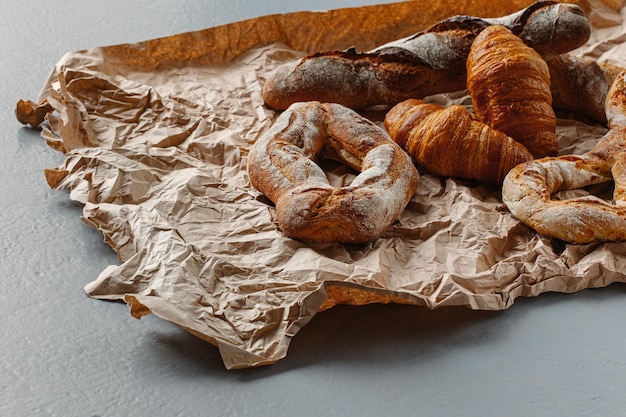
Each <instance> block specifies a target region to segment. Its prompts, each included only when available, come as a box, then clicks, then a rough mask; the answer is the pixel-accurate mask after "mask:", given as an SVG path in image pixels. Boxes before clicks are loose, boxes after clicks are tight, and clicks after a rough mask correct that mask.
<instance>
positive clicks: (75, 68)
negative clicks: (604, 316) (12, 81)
mask: <svg viewBox="0 0 626 417" xmlns="http://www.w3.org/2000/svg"><path fill="white" fill-rule="evenodd" d="M468 3H471V2H468ZM530 3H531V2H530V1H526V2H517V3H516V2H504V1H502V2H494V3H491V4H493V5H494V6H493V7H499V9H497V10H496V11H490V10H484V11H481V10H478V11H476V10H472V9H471V4H469V5H468V4H465V3H464V2H460V3H459V14H475V15H480V14H478V13H481V12H483V13H484V14H483V16H486V14H488V13H490V15H491V16H495V15H503V14H508V13H510V12H512V11H514V10H517V9H519V8H522V7H525V6H526V5H528V4H530ZM415 4H417V3H415V2H407V3H401V4H396V5H387V6H375V7H364V8H359V9H354V10H339V11H333V12H332V13H331V12H329V13H322V12H320V13H295V14H289V15H278V16H268V17H262V18H259V19H253V20H249V21H245V22H238V23H234V24H230V25H225V26H220V27H217V28H211V29H207V30H203V31H199V32H192V33H185V34H181V35H176V36H172V37H169V38H163V39H155V40H151V41H146V42H143V43H137V44H126V45H116V46H109V47H101V48H94V49H91V50H87V51H79V52H73V53H68V54H67V55H65V56H64V57H63V58H62V59H61V60H60V62H59V63H58V64H57V65H56V66H55V68H54V70H53V71H52V73H51V75H50V78H49V79H48V80H47V82H46V83H45V85H44V87H43V88H42V91H41V94H40V97H39V98H38V100H39V103H43V102H44V101H47V102H48V103H49V104H50V105H51V106H52V107H53V108H54V110H55V111H54V112H53V113H52V114H50V115H49V117H48V125H49V127H48V128H46V129H44V131H43V135H44V137H45V138H46V139H47V141H48V143H49V144H50V146H52V147H53V148H55V149H57V150H59V151H62V152H64V153H65V154H66V162H65V164H64V165H63V166H61V167H58V168H55V169H49V170H47V171H46V177H47V180H48V182H49V183H50V185H51V187H53V188H58V189H69V190H71V191H70V197H71V198H72V199H73V200H76V201H79V202H81V203H83V204H84V220H85V221H86V222H87V223H88V224H89V225H91V226H93V227H94V228H96V229H97V230H99V231H100V232H101V233H102V235H103V236H104V239H105V241H106V242H107V243H108V244H109V245H110V246H111V247H112V248H113V249H114V250H115V251H116V252H117V253H118V255H119V259H120V264H119V265H112V266H110V267H108V268H107V269H106V270H104V271H103V272H102V273H101V275H100V276H99V277H97V279H96V280H95V281H93V282H91V283H90V284H88V285H87V286H86V291H87V293H88V294H89V295H90V296H92V297H95V298H99V299H112V300H124V301H126V302H127V303H128V304H129V305H130V307H131V313H132V314H133V315H134V316H136V317H141V316H142V315H144V314H149V313H153V314H156V315H157V316H159V317H161V318H163V319H165V320H168V321H170V322H172V323H175V324H176V325H178V326H181V327H182V328H184V329H186V330H188V331H189V332H191V333H193V334H195V335H197V336H198V337H201V338H202V339H204V340H206V341H208V342H210V343H213V344H215V345H217V346H218V347H219V349H220V352H221V354H222V358H223V360H224V363H225V366H226V367H227V368H241V367H249V366H256V365H262V364H269V363H272V362H275V361H277V360H279V359H281V358H283V357H284V356H285V355H286V353H287V349H288V346H289V341H290V339H291V338H292V337H293V336H294V335H295V334H296V333H297V332H298V330H299V329H300V328H302V326H304V325H305V324H306V323H307V322H308V321H309V320H311V318H312V317H313V316H314V315H315V314H316V313H317V312H318V311H321V310H324V309H327V308H330V307H332V306H333V305H336V304H340V303H347V304H353V305H360V304H366V303H374V302H378V303H389V302H397V303H409V304H415V305H421V306H427V307H429V308H439V307H444V306H467V307H469V308H472V309H484V310H501V309H505V308H507V307H509V306H510V305H511V304H512V303H513V302H514V300H515V298H516V297H520V296H524V297H528V296H536V295H538V294H540V293H543V292H547V291H559V292H574V291H578V290H582V289H585V288H590V287H601V286H606V285H609V284H611V283H613V282H618V281H620V282H621V281H625V275H624V271H626V244H624V243H596V244H590V245H568V244H564V243H562V242H557V241H554V240H551V239H548V238H545V237H543V236H539V235H537V234H536V233H535V232H534V231H532V230H530V229H529V228H527V227H525V226H523V225H521V224H520V223H519V222H518V221H517V220H516V219H514V218H513V217H512V216H511V215H510V214H509V212H508V211H507V210H506V208H505V206H504V205H503V204H502V202H501V199H500V192H499V190H498V189H497V188H494V187H489V186H485V185H480V184H476V183H471V182H464V181H457V180H453V179H447V178H440V177H436V176H433V175H428V174H425V173H423V175H422V178H421V183H420V185H419V188H418V190H417V192H416V193H415V195H414V197H413V198H412V200H411V201H410V203H409V205H408V207H407V209H406V210H405V212H404V213H403V214H402V215H401V217H400V218H399V219H398V221H397V222H396V223H395V224H394V225H393V226H392V227H391V228H390V229H389V230H388V232H387V233H386V234H385V236H383V237H382V238H380V239H378V240H376V241H375V242H373V243H372V244H369V245H365V246H346V245H339V244H330V245H306V244H303V243H300V242H297V241H295V240H292V239H289V238H286V237H284V236H283V235H281V233H280V231H279V230H278V229H277V227H276V224H275V222H274V218H273V214H274V211H273V208H272V206H271V205H270V204H268V201H267V199H265V198H264V197H263V196H262V195H260V194H259V193H258V192H257V191H256V190H254V189H253V188H252V187H251V186H250V183H249V182H248V177H247V174H246V170H245V162H246V155H247V151H248V148H249V146H250V144H251V143H253V142H254V141H255V140H256V138H257V137H258V136H259V135H260V134H261V133H263V132H264V131H265V130H266V129H267V128H268V127H269V126H270V125H271V124H272V122H273V120H274V119H275V118H276V116H277V113H276V112H274V111H272V110H270V109H268V108H266V107H264V105H263V101H262V98H261V93H260V92H261V86H262V85H263V83H264V80H265V77H266V75H267V73H268V72H269V71H271V70H272V69H274V68H275V67H277V66H278V65H280V64H282V63H284V62H287V61H289V60H292V59H296V58H298V57H300V56H302V55H303V54H304V53H305V52H313V51H316V50H321V49H343V48H346V47H349V46H352V45H354V46H357V48H359V49H362V50H367V49H370V48H372V47H374V46H376V45H379V44H382V43H384V42H387V41H390V40H393V39H396V38H400V37H403V36H406V35H408V34H411V33H414V32H417V31H419V30H420V29H422V28H424V27H425V26H426V25H427V24H430V23H434V22H435V21H436V20H439V19H441V18H443V17H445V16H437V15H435V14H432V15H430V16H424V13H414V8H415V7H416V6H415ZM592 12H593V13H594V14H593V16H595V19H596V22H597V25H596V26H597V28H596V30H594V34H593V38H592V39H591V40H590V42H589V43H588V45H586V46H585V47H583V48H580V49H579V50H577V51H576V52H575V53H577V54H579V55H585V56H591V57H593V58H596V59H598V60H601V61H607V62H612V63H614V64H618V65H623V66H626V62H624V61H622V60H621V59H620V57H623V56H626V53H625V52H626V51H625V50H624V49H625V48H626V46H625V44H624V43H623V41H624V39H626V34H625V33H624V32H626V31H625V30H624V28H623V27H622V24H621V21H622V17H621V16H620V15H619V13H616V12H613V11H611V10H608V9H597V10H596V11H592ZM600 26H601V27H600ZM320 28H323V30H320ZM438 99H440V100H441V101H442V102H444V103H446V102H453V101H457V102H461V103H463V102H467V97H466V95H465V93H464V92H460V93H458V94H452V95H445V96H441V97H439V98H438ZM367 115H368V116H369V117H371V118H372V119H373V120H374V121H376V122H377V123H381V121H382V117H383V115H384V113H381V112H376V111H372V112H370V113H368V114H367ZM558 129H559V131H558V133H559V136H560V140H561V152H562V153H581V152H584V151H586V150H588V149H589V148H591V147H592V145H593V144H594V143H595V141H596V140H597V139H598V138H599V137H600V136H601V135H603V134H604V132H605V129H604V128H603V127H598V126H595V127H591V126H588V125H585V124H583V123H580V122H576V121H573V120H569V119H562V120H560V124H559V128H558ZM331 168H332V169H331V170H330V171H331V172H330V173H329V176H330V177H331V180H332V181H335V182H337V183H340V182H345V181H349V180H350V179H351V175H352V174H351V173H349V172H347V170H345V169H343V168H342V167H336V166H334V167H331ZM602 191H603V190H602V189H601V187H600V189H598V192H600V193H601V192H602Z"/></svg>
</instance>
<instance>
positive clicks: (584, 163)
mask: <svg viewBox="0 0 626 417" xmlns="http://www.w3.org/2000/svg"><path fill="white" fill-rule="evenodd" d="M625 76H626V71H624V72H622V73H620V74H619V75H618V76H617V78H616V79H615V81H614V82H613V84H612V85H611V88H610V89H609V92H608V94H607V98H606V102H605V108H606V116H607V120H608V126H609V130H608V131H607V133H606V134H605V135H604V136H603V137H602V138H601V139H600V140H599V141H598V143H597V144H596V146H594V148H593V149H591V150H590V151H588V152H586V153H584V154H582V155H564V156H560V157H549V158H542V159H537V160H534V161H530V162H525V163H523V164H520V165H518V166H516V167H515V168H513V169H512V170H511V171H510V172H509V174H508V175H507V176H506V178H505V179H504V183H503V186H502V200H503V201H504V203H505V204H506V206H507V207H508V208H509V210H510V211H511V213H512V214H513V215H514V216H515V217H516V218H518V219H519V220H520V221H522V222H523V223H524V224H526V225H528V226H530V227H532V228H533V229H535V230H536V231H537V232H539V233H541V234H544V235H547V236H552V237H555V238H558V239H562V240H564V241H567V242H571V243H590V242H593V241H595V240H602V241H622V240H626V85H625V79H624V77H625ZM611 180H612V181H614V183H615V188H614V190H613V201H612V202H609V201H605V200H603V199H601V198H598V197H596V196H593V195H586V196H583V197H578V198H570V199H566V200H556V199H552V198H551V196H552V194H553V193H555V192H558V191H562V190H575V189H580V188H583V187H585V186H588V185H593V184H600V183H604V182H609V181H611Z"/></svg>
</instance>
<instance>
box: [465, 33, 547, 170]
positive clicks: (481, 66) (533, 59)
mask: <svg viewBox="0 0 626 417" xmlns="http://www.w3.org/2000/svg"><path fill="white" fill-rule="evenodd" d="M467 90H468V91H469V94H470V96H471V98H472V103H473V105H474V111H475V112H476V114H477V116H478V118H479V119H480V120H481V121H482V122H484V123H486V124H488V125H489V126H490V127H492V128H494V129H497V130H499V131H501V132H503V133H505V134H507V135H508V136H510V137H512V138H513V139H515V140H517V141H518V142H520V143H521V144H522V145H524V146H526V148H527V149H528V150H529V151H530V153H531V154H533V156H534V157H535V158H540V157H544V156H555V155H556V154H557V153H558V139H557V136H556V115H555V114H554V110H553V108H552V95H551V92H550V71H549V69H548V65H547V64H546V62H545V61H544V60H543V59H542V58H541V56H540V55H539V54H538V53H537V52H536V51H535V50H533V49H532V48H530V47H528V46H526V45H525V44H524V42H522V40H521V39H520V38H519V37H518V36H517V35H515V34H514V33H513V32H511V31H510V30H509V29H507V28H506V27H504V26H501V25H494V26H490V27H488V28H486V29H485V30H483V31H482V32H481V33H480V34H479V35H478V36H477V37H476V39H475V40H474V43H473V44H472V47H471V48H470V52H469V55H468V57H467Z"/></svg>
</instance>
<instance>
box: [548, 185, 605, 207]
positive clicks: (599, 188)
mask: <svg viewBox="0 0 626 417" xmlns="http://www.w3.org/2000/svg"><path fill="white" fill-rule="evenodd" d="M614 190H615V182H614V181H607V182H603V183H600V184H591V185H588V186H586V187H583V188H578V189H575V190H563V191H557V192H555V193H554V194H552V196H551V198H552V199H553V200H560V201H562V200H571V199H578V198H585V197H588V198H593V197H596V198H599V199H601V200H605V201H607V202H612V201H613V192H614Z"/></svg>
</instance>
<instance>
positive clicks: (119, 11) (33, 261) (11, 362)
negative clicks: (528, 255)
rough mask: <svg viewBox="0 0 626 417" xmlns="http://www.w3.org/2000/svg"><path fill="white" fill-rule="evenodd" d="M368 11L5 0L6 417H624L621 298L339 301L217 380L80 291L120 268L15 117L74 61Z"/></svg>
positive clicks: (166, 339) (0, 266)
mask: <svg viewBox="0 0 626 417" xmlns="http://www.w3.org/2000/svg"><path fill="white" fill-rule="evenodd" d="M366 3H373V2H370V1H357V0H352V1H348V0H336V1H313V0H310V1H299V2H294V1H287V0H281V1H266V2H259V1H256V0H249V1H229V2H225V1H217V0H212V1H205V2H193V1H190V0H185V1H176V2H173V1H170V2H168V1H164V0H151V1H145V0H141V1H132V2H129V1H122V0H114V1H112V0H108V1H106V2H99V3H96V2H85V1H78V0H67V1H64V2H55V1H43V0H31V1H29V2H21V1H19V2H18V1H17V0H0V6H1V10H2V14H1V15H2V24H0V63H1V66H0V71H1V73H0V75H1V78H0V102H1V105H2V111H1V112H0V131H1V138H0V140H1V141H2V151H1V152H0V170H1V171H2V176H1V178H2V180H1V181H0V196H1V203H0V204H1V205H0V222H1V223H0V224H1V229H0V236H1V239H0V242H1V248H2V260H1V262H0V270H1V271H2V274H1V275H0V309H1V311H0V314H1V318H0V323H1V328H0V331H1V335H2V342H1V343H0V416H7V417H13V416H16V417H21V416H83V417H85V416H86V417H90V416H136V417H141V416H201V415H211V416H279V415H280V416H346V415H359V416H381V415H385V416H408V415H421V416H446V417H450V416H481V417H488V416H534V417H538V416H551V417H553V416H568V417H574V416H581V417H582V416H585V417H589V416H620V415H625V413H626V399H625V397H624V389H625V388H626V356H625V354H624V349H625V348H626V326H625V324H624V319H623V318H624V317H625V316H626V287H625V286H624V285H621V284H619V285H613V286H611V287H609V288H605V289H597V290H587V291H583V292H581V293H577V294H572V295H564V294H544V295H541V296H540V297H538V298H534V299H521V300H518V301H517V302H516V304H515V305H514V306H513V307H511V308H510V309H509V310H507V311H503V312H473V311H469V310H466V309H454V308H453V309H442V310H437V311H429V310H426V309H424V308H418V307H409V306H395V305H392V306H365V307H358V308H356V307H337V308H335V309H333V310H330V311H327V312H324V313H322V314H319V315H318V316H316V317H315V318H314V320H313V321H312V322H311V323H310V324H309V325H308V326H306V327H305V328H304V330H302V331H301V332H300V333H299V334H298V335H297V336H296V337H295V339H294V341H293V343H292V345H291V349H290V353H289V355H288V356H287V358H286V359H284V360H283V361H281V362H279V363H278V364H276V365H273V366H270V367H264V368H258V369H249V370H243V371H226V370H225V369H224V368H223V365H222V363H221V359H220V357H219V354H218V352H217V349H216V348H215V347H213V346H211V345H208V344H206V343H204V342H202V341H200V340H198V339H196V338H194V337H193V336H190V335H188V334H187V333H185V332H184V331H182V330H180V329H178V328H177V327H175V326H174V325H172V324H170V323H167V322H164V321H162V320H159V319H158V318H155V317H152V316H148V317H146V318H144V319H142V320H141V321H139V320H135V319H133V318H131V316H130V314H129V313H128V308H127V307H126V306H125V305H124V304H121V303H109V302H103V301H96V300H92V299H90V298H88V297H87V296H86V295H85V294H84V292H83V286H84V285H86V284H87V283H88V282H90V281H92V280H93V279H95V278H96V277H97V275H98V274H99V273H100V272H101V271H102V270H103V269H104V268H105V267H106V266H107V265H109V264H115V263H117V259H116V257H115V255H114V253H113V251H112V250H111V249H110V248H109V247H108V246H106V245H105V244H104V243H103V242H102V237H101V236H100V235H99V234H98V233H97V232H96V231H94V230H92V229H90V228H89V227H88V226H86V225H84V224H83V223H82V222H81V220H80V216H81V207H79V206H78V205H76V204H74V203H72V202H71V201H70V200H69V197H68V193H67V192H63V191H53V190H50V189H49V188H48V186H47V184H46V182H45V179H44V176H43V169H44V168H52V167H56V166H57V165H59V164H60V163H61V162H62V156H61V155H59V154H57V153H56V152H55V151H53V150H52V149H50V148H48V147H47V146H46V145H45V143H44V141H43V140H42V139H41V138H40V136H39V133H38V132H36V131H33V130H29V129H27V128H23V127H21V126H20V124H19V123H18V122H17V121H16V119H15V117H14V114H13V109H14V107H15V103H16V102H17V100H18V99H20V98H24V99H35V98H36V97H37V94H38V92H39V88H40V87H41V86H42V85H43V83H44V81H45V79H46V77H47V76H48V74H49V72H50V70H51V69H52V67H53V66H54V64H55V63H56V62H57V61H58V60H59V59H60V57H61V56H62V55H63V54H64V53H65V52H69V51H75V50H80V49H85V48H90V47H93V46H102V45H111V44H116V43H126V42H134V41H141V40H145V39H151V38H156V37H162V36H167V35H171V34H176V33H180V32H185V31H191V30H198V29H203V28H206V27H211V26H216V25H219V24H222V23H228V22H232V21H237V20H242V19H246V18H250V17H255V16H258V15H264V14H270V13H279V12H289V11H295V10H324V9H329V8H337V7H345V6H354V5H359V4H366Z"/></svg>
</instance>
